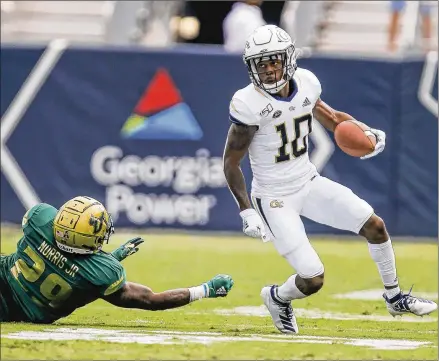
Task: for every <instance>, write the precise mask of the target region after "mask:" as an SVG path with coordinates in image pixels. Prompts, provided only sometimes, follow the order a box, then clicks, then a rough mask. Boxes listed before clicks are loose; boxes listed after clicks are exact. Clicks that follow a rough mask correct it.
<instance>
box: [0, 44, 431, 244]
mask: <svg viewBox="0 0 439 361" xmlns="http://www.w3.org/2000/svg"><path fill="white" fill-rule="evenodd" d="M1 51H2V57H1V69H0V71H1V76H0V82H1V114H2V122H1V128H2V129H1V147H2V157H1V161H2V175H1V185H2V186H1V221H2V222H12V223H20V222H21V218H22V216H23V214H24V212H25V209H26V208H28V207H30V206H31V205H33V204H34V203H35V202H39V201H42V202H46V203H50V204H52V205H54V206H56V207H58V206H60V205H61V204H62V203H64V202H65V201H66V200H67V199H69V198H71V197H73V196H75V195H88V196H91V197H94V198H96V199H98V200H100V201H102V202H103V203H104V204H105V205H106V207H107V208H108V210H109V211H110V212H111V213H112V214H113V216H114V218H115V221H116V222H115V223H116V225H117V226H120V227H144V228H147V227H155V228H157V227H160V228H177V229H181V228H183V229H188V230H213V231H216V230H220V231H239V230H240V229H241V220H240V218H239V216H238V209H237V207H236V204H235V202H234V200H233V198H232V196H231V194H230V192H229V189H228V188H227V185H226V182H225V179H224V175H223V171H222V154H223V147H224V142H225V138H226V134H227V130H228V127H229V120H228V105H229V101H230V99H231V97H232V95H233V93H234V92H235V91H236V90H237V89H238V88H241V87H244V86H246V85H247V84H248V81H249V79H248V76H247V72H246V69H245V67H244V64H243V63H242V60H241V58H240V57H239V56H237V55H228V54H224V53H223V52H222V51H221V50H219V49H214V50H211V49H210V48H207V47H181V48H175V49H172V50H154V51H153V50H145V49H126V50H121V49H115V48H102V49H88V48H72V47H68V48H66V47H64V46H63V45H62V44H60V43H53V44H52V46H49V47H48V48H40V47H16V46H4V45H3V46H2V50H1ZM424 63H425V62H424V59H413V58H412V59H402V60H395V59H393V60H390V59H387V60H386V59H354V58H346V57H343V58H336V57H328V56H315V57H311V58H306V59H302V60H300V62H299V64H300V66H302V67H305V68H308V69H310V70H312V71H313V72H314V73H315V74H316V75H317V76H318V78H319V79H320V81H321V83H322V87H323V93H322V99H323V100H324V101H326V102H327V103H329V104H330V105H332V106H333V107H334V108H337V109H341V110H343V111H346V112H348V113H350V114H352V115H354V116H355V117H356V118H357V119H359V120H361V121H363V122H365V123H367V124H369V125H371V126H372V127H376V128H380V129H382V130H384V131H385V132H386V133H387V147H386V150H385V152H384V153H382V154H381V155H380V156H378V157H375V158H373V159H371V160H365V161H362V160H359V159H355V158H352V157H349V156H347V155H345V154H344V153H342V152H341V151H340V150H339V149H337V147H336V146H334V144H335V143H334V140H333V137H332V134H329V133H327V132H326V131H324V130H323V129H322V128H321V127H319V126H318V124H316V125H315V126H314V132H313V134H312V137H311V139H310V144H311V146H310V151H311V158H312V160H313V161H314V162H315V164H316V165H318V167H319V168H320V169H321V173H322V175H324V176H327V177H329V178H331V179H333V180H335V181H337V182H340V183H342V184H344V185H346V186H348V187H350V188H351V189H352V190H353V191H354V192H356V193H357V194H358V195H359V196H361V197H363V198H364V199H366V200H367V201H368V202H369V203H370V204H371V205H372V206H373V207H374V208H375V210H376V212H377V214H379V215H380V216H381V217H383V218H384V219H385V220H386V223H387V227H388V229H389V231H390V232H391V233H392V234H393V235H398V236H420V237H437V234H438V233H437V230H438V223H437V220H438V218H437V217H438V212H437V211H438V120H437V114H436V115H435V114H433V113H432V112H431V111H429V110H428V109H427V108H426V107H424V105H422V104H421V102H420V101H419V99H418V89H419V86H420V83H421V80H422V79H423V76H422V74H423V68H424V65H425V64H424ZM424 78H425V76H424ZM423 81H429V80H428V79H427V80H425V79H424V80H423ZM433 84H434V86H433V90H432V92H433V93H432V97H433V99H434V101H435V102H436V110H437V75H436V74H434V75H433ZM243 171H244V174H245V176H246V180H247V183H248V185H249V186H250V181H251V172H250V169H249V165H248V161H247V160H246V161H245V164H244V166H243ZM305 224H306V226H307V229H308V231H309V233H319V234H324V233H328V234H333V233H344V232H340V231H336V230H334V229H331V228H328V227H326V226H322V225H319V224H316V223H313V222H311V221H305Z"/></svg>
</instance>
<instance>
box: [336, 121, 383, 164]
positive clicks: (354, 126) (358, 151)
mask: <svg viewBox="0 0 439 361" xmlns="http://www.w3.org/2000/svg"><path fill="white" fill-rule="evenodd" d="M369 129H370V127H368V126H367V125H366V124H364V123H361V122H359V121H357V120H345V121H344V122H341V123H340V124H338V125H337V127H336V128H335V131H334V137H335V141H336V142H337V145H338V146H339V148H340V149H341V150H342V151H343V152H345V153H346V154H349V155H350V156H352V157H362V156H364V155H367V154H369V153H371V152H373V150H374V149H375V144H376V137H375V136H374V135H373V134H371V135H367V134H366V133H365V131H366V130H369Z"/></svg>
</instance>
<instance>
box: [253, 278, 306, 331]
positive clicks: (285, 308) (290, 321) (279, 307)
mask: <svg viewBox="0 0 439 361" xmlns="http://www.w3.org/2000/svg"><path fill="white" fill-rule="evenodd" d="M277 288H278V287H277V285H273V286H267V287H264V288H262V290H261V297H262V299H263V301H264V304H265V306H266V307H267V308H268V311H269V312H270V315H271V318H272V319H273V323H274V325H275V326H276V327H277V329H278V330H279V331H280V332H282V333H289V334H298V333H299V328H298V327H297V321H296V316H294V311H293V307H291V302H284V301H282V300H281V299H280V298H279V296H278V294H277Z"/></svg>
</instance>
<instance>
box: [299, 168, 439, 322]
mask: <svg viewBox="0 0 439 361" xmlns="http://www.w3.org/2000/svg"><path fill="white" fill-rule="evenodd" d="M301 214H302V215H303V216H305V217H307V218H309V219H312V220H313V221H316V222H318V223H322V224H326V225H328V226H331V227H334V228H338V229H343V230H347V231H351V232H354V233H356V234H360V235H362V236H363V237H365V238H366V239H367V241H368V247H369V253H370V255H371V257H372V259H373V261H374V262H375V264H376V265H377V268H378V272H379V274H380V276H381V281H382V282H383V285H384V294H383V297H384V299H385V301H386V305H387V309H388V310H389V312H390V313H391V314H392V315H398V314H403V313H414V314H416V315H419V316H422V315H425V314H429V313H431V312H433V311H434V310H436V308H437V305H436V304H435V303H434V302H431V301H428V300H423V299H420V298H416V297H413V296H411V295H410V293H408V294H403V293H402V292H401V290H400V288H399V282H398V277H397V272H396V262H395V254H394V252H393V247H392V241H391V240H390V237H389V234H388V233H387V230H386V226H385V223H384V221H383V220H382V219H381V218H380V217H378V216H377V215H376V214H375V213H374V211H373V208H372V207H371V206H370V205H369V204H368V203H367V202H366V201H364V200H363V199H361V198H360V197H358V196H357V195H356V194H354V193H353V192H352V191H351V190H350V189H349V188H347V187H345V186H343V185H341V184H339V183H336V182H333V181H331V180H329V179H327V178H325V177H321V176H319V177H316V178H315V179H314V180H313V181H312V182H311V183H310V192H309V194H308V196H307V197H306V199H305V201H304V204H303V208H302V213H301Z"/></svg>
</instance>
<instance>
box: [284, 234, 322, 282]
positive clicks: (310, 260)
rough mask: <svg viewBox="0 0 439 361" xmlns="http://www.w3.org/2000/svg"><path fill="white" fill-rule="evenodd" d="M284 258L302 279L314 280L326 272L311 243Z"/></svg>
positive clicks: (301, 246)
mask: <svg viewBox="0 0 439 361" xmlns="http://www.w3.org/2000/svg"><path fill="white" fill-rule="evenodd" d="M283 257H284V258H285V259H286V260H287V261H288V263H289V264H290V266H291V267H293V268H294V269H295V270H296V272H297V274H298V275H299V276H300V277H302V278H313V277H316V276H319V275H321V274H322V273H323V272H324V271H325V268H324V266H323V263H322V261H321V260H320V258H319V256H318V254H317V252H316V251H315V250H314V248H313V247H312V246H311V244H310V243H309V242H308V243H304V244H301V245H300V246H299V247H297V248H296V249H295V250H293V251H291V252H288V253H286V254H284V255H283Z"/></svg>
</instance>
